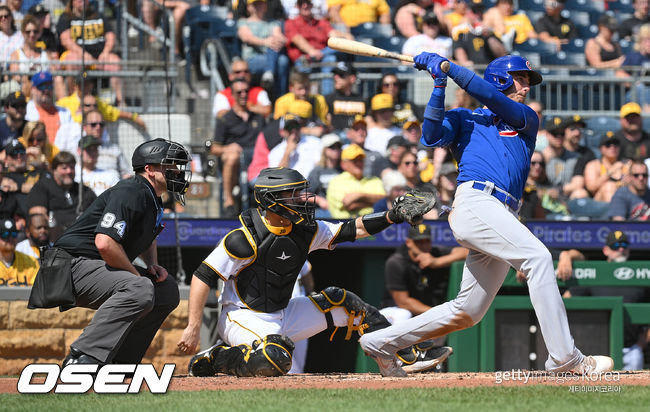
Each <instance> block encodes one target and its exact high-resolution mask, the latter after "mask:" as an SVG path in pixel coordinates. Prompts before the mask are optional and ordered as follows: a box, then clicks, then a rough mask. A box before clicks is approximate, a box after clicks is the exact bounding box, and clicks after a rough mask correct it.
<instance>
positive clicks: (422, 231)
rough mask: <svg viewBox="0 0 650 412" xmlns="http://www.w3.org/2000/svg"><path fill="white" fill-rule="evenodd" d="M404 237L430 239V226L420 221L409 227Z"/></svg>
mask: <svg viewBox="0 0 650 412" xmlns="http://www.w3.org/2000/svg"><path fill="white" fill-rule="evenodd" d="M406 237H407V238H409V239H411V240H422V239H431V228H430V227H429V226H427V225H425V224H422V223H421V224H419V225H417V226H414V227H411V228H409V232H408V234H407V235H406Z"/></svg>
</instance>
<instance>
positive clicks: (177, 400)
mask: <svg viewBox="0 0 650 412" xmlns="http://www.w3.org/2000/svg"><path fill="white" fill-rule="evenodd" d="M648 404H650V389H649V388H648V387H642V386H623V387H621V391H620V392H618V393H616V392H615V393H584V392H583V393H573V392H571V391H570V390H569V387H566V386H532V385H531V386H525V387H479V388H438V389H435V388H409V389H393V390H355V389H331V390H328V389H286V390H255V391H254V390H250V391H239V390H238V391H229V390H226V391H201V392H170V393H168V394H166V395H152V394H150V393H143V394H139V395H97V394H85V395H7V394H2V395H0V405H1V406H0V409H1V410H2V411H12V412H13V411H39V412H43V411H47V412H55V411H92V412H100V411H101V412H103V411H128V412H143V411H151V410H155V411H156V412H163V411H183V412H184V411H200V412H206V411H228V412H235V411H246V412H254V411H278V412H297V411H318V412H327V411H345V412H348V411H372V412H377V411H408V412H415V411H427V412H439V411H453V412H458V411H472V412H479V411H480V412H484V411H499V412H502V411H516V412H524V411H571V412H574V411H589V412H593V411H617V412H623V411H640V410H646V409H645V408H647V406H648Z"/></svg>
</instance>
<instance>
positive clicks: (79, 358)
mask: <svg viewBox="0 0 650 412" xmlns="http://www.w3.org/2000/svg"><path fill="white" fill-rule="evenodd" d="M68 365H99V366H104V365H106V362H102V361H100V360H99V359H97V358H94V357H92V356H90V355H86V354H85V353H83V352H82V351H80V350H79V349H75V348H73V347H72V346H70V354H69V355H68V356H66V357H65V359H64V360H63V365H62V367H63V368H65V367H66V366H68Z"/></svg>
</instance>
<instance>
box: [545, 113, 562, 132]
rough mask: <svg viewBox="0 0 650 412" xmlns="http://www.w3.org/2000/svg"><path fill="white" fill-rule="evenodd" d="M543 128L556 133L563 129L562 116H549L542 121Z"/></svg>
mask: <svg viewBox="0 0 650 412" xmlns="http://www.w3.org/2000/svg"><path fill="white" fill-rule="evenodd" d="M544 129H546V130H548V131H549V132H550V133H558V132H562V131H564V128H563V124H562V118H561V117H558V116H554V117H551V118H550V119H548V120H547V121H546V123H544Z"/></svg>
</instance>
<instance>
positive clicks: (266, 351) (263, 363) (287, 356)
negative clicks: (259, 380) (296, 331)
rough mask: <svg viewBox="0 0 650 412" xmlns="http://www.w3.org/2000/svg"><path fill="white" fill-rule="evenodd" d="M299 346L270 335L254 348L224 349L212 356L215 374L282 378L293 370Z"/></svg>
mask: <svg viewBox="0 0 650 412" xmlns="http://www.w3.org/2000/svg"><path fill="white" fill-rule="evenodd" d="M294 348H295V346H294V344H293V342H292V341H291V339H289V337H287V336H283V335H268V336H266V337H264V339H262V340H256V341H255V342H253V345H252V346H248V345H238V346H233V347H228V346H221V347H218V348H216V350H215V351H214V352H213V354H212V365H213V368H214V372H215V373H225V374H228V375H234V376H281V375H286V374H287V372H289V370H290V369H291V355H292V353H293V350H294Z"/></svg>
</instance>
